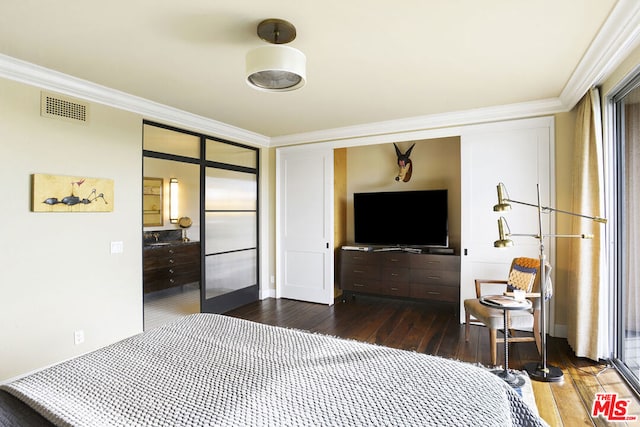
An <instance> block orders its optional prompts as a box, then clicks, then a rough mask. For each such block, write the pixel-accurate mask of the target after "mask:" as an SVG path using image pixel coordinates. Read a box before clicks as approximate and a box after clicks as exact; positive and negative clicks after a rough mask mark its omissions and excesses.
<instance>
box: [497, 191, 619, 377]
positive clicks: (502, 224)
mask: <svg viewBox="0 0 640 427" xmlns="http://www.w3.org/2000/svg"><path fill="white" fill-rule="evenodd" d="M536 187H537V193H538V203H537V204H534V203H526V202H521V201H518V200H513V199H511V198H510V197H509V193H508V192H507V189H506V187H505V185H504V184H503V183H499V184H498V204H497V205H495V206H494V207H493V210H494V211H495V212H502V211H508V210H511V205H510V203H515V204H518V205H524V206H530V207H534V208H537V209H538V234H512V233H511V230H510V229H509V225H508V224H507V221H506V220H505V219H504V217H500V218H499V219H498V233H499V236H500V237H499V240H496V241H495V242H494V244H493V245H494V246H495V247H496V248H505V247H509V246H513V241H511V240H510V239H508V238H507V237H511V236H525V237H534V238H536V239H538V242H539V250H540V275H541V276H540V298H541V302H540V305H541V307H540V353H541V361H540V363H538V362H533V363H527V364H525V367H524V368H525V370H526V371H527V373H528V374H529V377H531V378H532V379H534V380H538V381H545V382H557V381H561V380H562V377H563V374H562V370H561V369H560V368H557V367H555V366H551V365H548V364H547V338H546V313H545V310H546V309H545V299H546V295H547V272H546V256H545V253H544V238H545V237H573V238H579V239H592V238H593V235H592V234H544V233H543V230H542V214H543V213H552V212H558V213H563V214H567V215H572V216H579V217H582V218H587V219H590V220H592V221H596V222H600V223H606V222H607V220H606V219H605V218H600V217H597V216H589V215H583V214H577V213H573V212H567V211H563V210H560V209H554V208H550V207H548V206H542V204H541V203H540V185H537V186H536ZM505 228H506V229H507V232H506V233H505ZM505 333H506V325H505Z"/></svg>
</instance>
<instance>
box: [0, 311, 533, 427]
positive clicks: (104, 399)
mask: <svg viewBox="0 0 640 427" xmlns="http://www.w3.org/2000/svg"><path fill="white" fill-rule="evenodd" d="M2 388H3V389H5V390H7V391H8V392H10V393H12V394H14V395H16V396H18V397H19V398H21V399H22V400H24V401H25V402H27V403H28V404H29V405H31V406H32V407H34V408H35V409H36V410H37V411H38V412H40V413H41V414H43V415H44V416H45V417H46V418H47V419H49V420H51V421H52V422H53V423H55V424H57V425H61V426H66V425H73V426H243V427H244V426H261V425H270V426H301V425H302V426H320V425H322V426H376V425H383V426H411V425H416V426H417V425H419V426H436V425H439V426H465V425H466V426H474V427H476V426H492V427H493V426H512V425H513V426H520V425H526V426H530V425H534V426H535V425H542V422H541V421H540V419H539V418H538V417H537V416H536V415H534V414H533V413H532V412H531V411H530V410H529V408H528V407H527V406H526V404H525V403H524V402H523V401H522V400H521V399H520V398H519V396H518V395H517V394H516V393H514V392H513V391H512V390H511V389H510V388H509V387H508V386H506V385H505V384H504V383H503V382H502V381H501V380H499V379H498V378H497V377H495V376H494V375H493V374H491V373H489V372H487V371H485V370H484V369H481V368H478V367H475V366H472V365H470V364H466V363H461V362H456V361H452V360H448V359H443V358H439V357H434V356H429V355H425V354H418V353H414V352H409V351H404V350H396V349H391V348H387V347H380V346H375V345H371V344H365V343H360V342H355V341H349V340H343V339H338V338H333V337H328V336H323V335H318V334H311V333H307V332H302V331H296V330H290V329H284V328H279V327H274V326H268V325H263V324H259V323H253V322H249V321H246V320H240V319H235V318H230V317H226V316H222V315H214V314H196V315H192V316H188V317H186V318H184V319H182V320H180V321H178V322H175V323H172V324H169V325H167V326H164V327H162V328H159V329H156V330H152V331H150V332H146V333H144V334H140V335H137V336H134V337H131V338H128V339H125V340H123V341H120V342H118V343H116V344H113V345H111V346H108V347H105V348H104V349H100V350H98V351H95V352H93V353H90V354H87V355H84V356H81V357H78V358H75V359H73V360H70V361H67V362H64V363H61V364H59V365H56V366H53V367H51V368H47V369H45V370H43V371H40V372H37V373H35V374H32V375H30V376H28V377H25V378H22V379H20V380H17V381H15V382H13V383H11V384H8V385H5V386H2Z"/></svg>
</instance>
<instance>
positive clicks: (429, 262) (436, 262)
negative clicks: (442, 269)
mask: <svg viewBox="0 0 640 427" xmlns="http://www.w3.org/2000/svg"><path fill="white" fill-rule="evenodd" d="M427 264H440V261H427Z"/></svg>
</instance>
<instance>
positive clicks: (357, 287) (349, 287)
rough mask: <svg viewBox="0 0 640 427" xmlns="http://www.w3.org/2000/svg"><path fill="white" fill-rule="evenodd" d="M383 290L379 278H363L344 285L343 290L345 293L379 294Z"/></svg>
mask: <svg viewBox="0 0 640 427" xmlns="http://www.w3.org/2000/svg"><path fill="white" fill-rule="evenodd" d="M381 288H382V285H381V283H380V280H378V279H377V278H373V279H372V278H366V277H361V278H359V279H353V280H347V281H343V283H342V289H343V290H345V291H354V292H370V293H379V292H380V289H381Z"/></svg>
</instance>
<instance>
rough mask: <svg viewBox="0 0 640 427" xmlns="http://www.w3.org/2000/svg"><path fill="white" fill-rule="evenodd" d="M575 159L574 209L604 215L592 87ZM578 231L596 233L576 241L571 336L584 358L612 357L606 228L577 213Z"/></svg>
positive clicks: (598, 120) (583, 104)
mask: <svg viewBox="0 0 640 427" xmlns="http://www.w3.org/2000/svg"><path fill="white" fill-rule="evenodd" d="M573 148H574V159H573V160H574V161H573V200H572V211H573V212H575V213H580V214H584V215H593V216H604V215H603V213H604V181H603V174H604V163H603V146H602V115H601V109H600V94H599V91H598V90H597V89H592V90H590V91H589V92H588V93H587V94H586V95H585V96H584V97H583V98H582V100H581V101H580V103H579V105H578V114H577V118H576V134H575V141H574V147H573ZM571 226H572V231H571V232H572V234H593V235H594V238H593V240H583V239H571V245H570V251H569V263H568V265H569V266H570V270H569V283H568V284H567V286H568V292H567V296H568V300H567V309H568V310H567V312H568V318H567V340H568V342H569V345H570V346H571V347H572V348H573V350H574V351H575V353H576V355H577V356H579V357H588V358H590V359H593V360H598V359H600V358H608V357H609V348H608V340H607V336H608V326H607V325H608V323H607V316H608V286H607V267H606V264H605V247H604V227H603V225H602V224H600V223H597V222H593V221H591V220H588V219H583V218H579V217H572V221H571Z"/></svg>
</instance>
